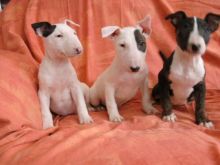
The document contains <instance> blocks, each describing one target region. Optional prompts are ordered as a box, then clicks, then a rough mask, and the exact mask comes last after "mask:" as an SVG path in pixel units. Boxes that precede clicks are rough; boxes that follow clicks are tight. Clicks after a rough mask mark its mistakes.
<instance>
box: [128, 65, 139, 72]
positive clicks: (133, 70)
mask: <svg viewBox="0 0 220 165" xmlns="http://www.w3.org/2000/svg"><path fill="white" fill-rule="evenodd" d="M130 69H131V71H132V72H138V71H139V70H140V67H139V66H136V67H132V66H131V67H130Z"/></svg>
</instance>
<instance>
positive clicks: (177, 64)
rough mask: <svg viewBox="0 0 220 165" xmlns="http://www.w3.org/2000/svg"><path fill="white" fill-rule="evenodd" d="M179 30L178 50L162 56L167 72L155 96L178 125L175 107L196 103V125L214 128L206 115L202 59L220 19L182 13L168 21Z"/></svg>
mask: <svg viewBox="0 0 220 165" xmlns="http://www.w3.org/2000/svg"><path fill="white" fill-rule="evenodd" d="M166 19H168V20H170V21H171V23H172V24H173V26H174V27H175V29H176V40H177V44H178V47H177V48H176V50H175V51H174V52H173V53H172V55H171V56H170V57H169V58H166V56H165V55H164V54H163V53H162V52H160V55H161V57H162V59H163V62H164V64H163V68H162V70H161V71H160V73H159V75H158V79H159V82H158V84H157V85H156V86H155V87H154V88H153V92H152V95H153V97H154V99H155V100H157V101H160V104H161V106H162V108H163V113H162V116H163V119H164V120H167V121H172V122H174V121H175V119H176V116H175V114H174V113H173V112H172V104H174V105H183V104H186V103H187V102H189V101H192V100H195V116H196V124H201V125H204V126H205V127H208V128H210V127H212V126H213V124H212V122H211V121H210V120H209V119H208V118H207V116H206V113H205V93H206V87H205V66H204V62H203V59H202V55H203V54H204V53H205V51H206V46H207V44H208V42H209V38H210V35H211V33H213V32H214V31H216V30H217V28H218V24H219V21H220V15H216V14H212V13H209V14H207V15H206V17H205V18H204V19H200V18H197V17H187V16H186V14H185V13H184V12H183V11H178V12H176V13H174V14H170V15H168V16H167V17H166Z"/></svg>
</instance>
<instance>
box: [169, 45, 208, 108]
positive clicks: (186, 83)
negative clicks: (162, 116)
mask: <svg viewBox="0 0 220 165" xmlns="http://www.w3.org/2000/svg"><path fill="white" fill-rule="evenodd" d="M204 75H205V68H204V63H203V60H202V57H201V55H192V54H189V53H187V52H183V51H182V50H181V49H180V48H177V49H176V51H175V54H174V56H173V62H172V64H171V68H170V75H169V79H170V80H171V81H172V83H171V89H172V90H173V92H174V96H172V97H171V102H172V104H174V105H181V104H186V100H187V98H188V97H189V95H190V94H191V92H192V91H193V86H195V85H196V84H197V83H199V82H200V81H202V80H203V78H204Z"/></svg>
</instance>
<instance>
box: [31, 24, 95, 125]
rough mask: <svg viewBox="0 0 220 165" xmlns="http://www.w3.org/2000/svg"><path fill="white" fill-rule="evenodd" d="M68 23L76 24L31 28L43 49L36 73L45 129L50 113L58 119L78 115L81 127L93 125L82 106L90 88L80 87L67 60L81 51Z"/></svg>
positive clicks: (43, 25) (46, 25) (51, 119)
mask: <svg viewBox="0 0 220 165" xmlns="http://www.w3.org/2000/svg"><path fill="white" fill-rule="evenodd" d="M67 22H70V23H72V24H75V23H73V22H72V21H70V20H65V22H64V23H59V24H55V25H51V24H50V23H48V22H38V23H34V24H32V27H33V29H34V30H35V32H36V33H37V34H38V35H39V36H42V37H43V40H44V46H45V56H44V58H43V61H42V63H41V64H40V68H39V73H38V78H39V91H38V96H39V99H40V105H41V113H42V119H43V128H44V129H46V128H50V127H53V118H52V114H51V112H50V110H51V111H52V112H54V113H56V114H59V115H68V114H72V113H76V112H77V113H78V116H79V121H80V123H81V124H84V123H91V122H92V118H91V117H90V116H89V114H88V110H87V107H86V103H85V99H86V100H87V101H88V99H89V93H88V92H89V88H88V87H87V86H86V85H85V84H83V83H80V81H79V80H78V78H77V75H76V71H75V69H74V68H73V67H72V64H71V62H70V61H69V59H68V57H73V56H75V55H79V54H81V52H82V50H83V48H82V45H81V43H80V41H79V39H78V37H77V35H76V32H75V30H73V29H72V28H71V27H70V26H68V25H67ZM75 25H77V24H75Z"/></svg>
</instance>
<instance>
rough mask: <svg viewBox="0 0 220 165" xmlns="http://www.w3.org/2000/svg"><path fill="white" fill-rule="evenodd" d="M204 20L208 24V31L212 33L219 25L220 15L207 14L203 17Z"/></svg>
mask: <svg viewBox="0 0 220 165" xmlns="http://www.w3.org/2000/svg"><path fill="white" fill-rule="evenodd" d="M204 20H205V21H206V22H207V23H208V25H209V29H210V31H211V32H212V33H213V32H214V31H216V30H217V29H218V26H219V23H220V15H218V14H214V13H208V14H207V15H206V16H205V19H204Z"/></svg>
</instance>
